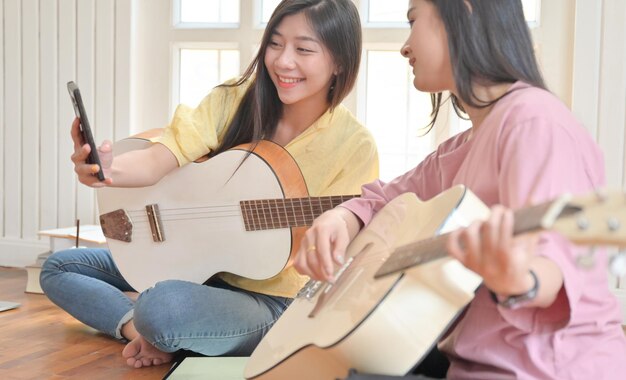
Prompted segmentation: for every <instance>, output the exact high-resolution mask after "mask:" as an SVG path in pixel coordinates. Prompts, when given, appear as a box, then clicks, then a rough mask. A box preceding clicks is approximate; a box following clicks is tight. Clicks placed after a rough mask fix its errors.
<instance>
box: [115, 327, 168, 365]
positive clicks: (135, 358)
mask: <svg viewBox="0 0 626 380" xmlns="http://www.w3.org/2000/svg"><path fill="white" fill-rule="evenodd" d="M122 356H123V357H125V358H126V364H128V365H129V366H131V367H134V368H141V367H149V366H152V365H160V364H164V363H169V362H170V361H172V357H173V355H172V354H170V353H168V352H163V351H160V350H159V349H158V348H156V347H154V346H153V345H151V344H150V343H148V341H146V340H145V339H144V338H143V337H142V336H141V335H138V336H137V337H136V338H135V339H133V340H131V341H130V342H129V343H128V344H127V345H126V347H124V350H123V351H122Z"/></svg>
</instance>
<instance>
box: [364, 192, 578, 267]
mask: <svg viewBox="0 0 626 380" xmlns="http://www.w3.org/2000/svg"><path fill="white" fill-rule="evenodd" d="M579 211H580V208H577V207H573V206H566V205H564V204H563V203H562V202H561V203H558V202H555V201H551V202H546V203H542V204H539V205H536V206H532V207H528V208H523V209H520V210H517V211H515V214H514V225H513V234H514V235H520V234H524V233H528V232H532V231H537V230H541V229H546V228H549V227H550V225H551V224H552V223H554V220H556V219H557V218H559V217H564V216H567V215H572V214H575V213H577V212H579ZM449 236H450V233H444V234H441V235H437V236H435V237H432V238H430V239H425V240H420V241H418V242H414V243H410V244H407V245H403V246H400V247H398V248H396V249H395V250H394V251H393V253H392V254H391V255H390V256H389V258H388V259H387V260H386V261H385V263H384V264H383V265H382V266H381V267H380V268H379V269H378V271H377V272H376V274H375V275H374V277H375V278H379V277H383V276H386V275H390V274H393V273H396V272H400V271H403V270H405V269H408V268H411V267H414V266H417V265H421V264H425V263H427V262H429V261H433V260H437V259H440V258H442V257H445V256H447V255H448V252H447V250H446V247H445V246H446V242H447V240H448V237H449Z"/></svg>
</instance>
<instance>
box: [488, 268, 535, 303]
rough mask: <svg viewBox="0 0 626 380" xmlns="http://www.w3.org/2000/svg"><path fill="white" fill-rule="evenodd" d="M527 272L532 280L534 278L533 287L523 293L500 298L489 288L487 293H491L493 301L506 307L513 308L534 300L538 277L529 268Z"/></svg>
mask: <svg viewBox="0 0 626 380" xmlns="http://www.w3.org/2000/svg"><path fill="white" fill-rule="evenodd" d="M529 272H530V275H531V276H532V277H533V280H535V283H534V285H533V287H532V288H531V289H530V290H529V291H527V292H526V293H523V294H516V295H512V296H509V297H506V298H504V299H502V298H501V297H499V296H498V295H497V294H495V293H494V292H492V291H491V290H490V291H489V293H490V294H491V298H492V299H493V300H494V301H495V303H497V304H498V305H500V306H502V307H506V308H507V309H515V308H518V307H520V306H522V305H524V304H525V303H527V302H529V301H532V300H534V299H535V297H537V293H538V291H539V279H538V278H537V275H536V274H535V272H534V271H533V270H529Z"/></svg>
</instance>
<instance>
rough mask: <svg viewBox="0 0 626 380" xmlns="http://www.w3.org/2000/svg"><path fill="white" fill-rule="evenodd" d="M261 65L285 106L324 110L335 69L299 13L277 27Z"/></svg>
mask: <svg viewBox="0 0 626 380" xmlns="http://www.w3.org/2000/svg"><path fill="white" fill-rule="evenodd" d="M264 62H265V66H266V67H267V71H268V73H269V76H270V78H271V79H272V82H274V85H275V86H276V90H277V92H278V97H279V98H280V100H281V101H282V102H283V104H285V106H293V105H297V104H306V105H307V106H318V107H319V106H325V107H326V106H328V101H327V99H328V91H329V89H330V86H331V83H332V80H333V77H334V75H335V74H336V71H337V70H336V65H335V63H334V60H333V57H332V56H331V54H330V53H329V52H328V50H327V49H326V47H325V46H324V45H323V44H322V43H321V42H320V41H319V39H318V38H317V36H316V34H315V33H314V32H313V30H312V29H311V26H310V25H309V23H308V21H307V19H306V17H305V16H304V14H303V13H298V14H294V15H290V16H286V17H285V18H284V19H283V20H282V21H281V22H280V24H278V26H277V27H276V28H275V30H274V31H273V33H272V36H271V37H270V42H269V44H268V46H267V50H266V51H265V58H264Z"/></svg>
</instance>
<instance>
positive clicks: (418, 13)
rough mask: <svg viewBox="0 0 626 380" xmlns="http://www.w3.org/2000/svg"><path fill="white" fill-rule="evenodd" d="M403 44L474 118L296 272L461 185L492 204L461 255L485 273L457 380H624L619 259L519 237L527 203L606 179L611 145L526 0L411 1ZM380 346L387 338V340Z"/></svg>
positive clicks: (333, 220)
mask: <svg viewBox="0 0 626 380" xmlns="http://www.w3.org/2000/svg"><path fill="white" fill-rule="evenodd" d="M407 17H408V20H409V24H410V25H411V32H410V35H409V37H408V40H407V42H406V44H405V45H404V46H403V47H402V50H401V53H402V55H403V56H405V57H406V58H407V59H408V60H409V64H410V65H411V66H412V67H413V74H414V75H415V79H414V85H415V87H416V88H417V89H418V90H420V91H425V92H430V93H431V94H432V96H433V100H434V101H433V105H434V107H433V113H432V115H433V117H432V122H431V124H430V126H431V127H432V126H434V123H435V120H436V118H437V115H438V112H439V110H440V106H441V104H442V92H444V91H449V92H450V100H451V101H452V104H453V106H454V107H455V109H456V110H457V111H459V112H462V113H465V114H467V115H468V116H469V119H470V120H471V122H472V128H470V129H469V130H467V131H465V132H462V133H460V134H458V135H456V136H453V137H452V138H450V139H448V140H447V141H445V142H444V143H442V144H441V145H440V146H439V147H438V148H437V150H436V151H435V152H433V153H432V154H430V155H429V156H428V157H427V158H426V159H425V160H424V161H423V162H421V163H420V164H419V165H418V166H417V167H416V168H414V169H413V170H411V171H409V172H407V173H406V174H404V175H402V176H400V177H398V178H396V179H395V180H393V181H391V182H389V183H383V182H381V181H376V182H373V183H370V184H368V185H365V186H364V187H363V192H362V196H361V198H359V199H353V200H351V201H348V202H346V203H344V204H342V205H341V206H340V207H337V208H335V209H334V210H331V211H328V212H326V213H325V214H323V215H322V216H320V217H319V218H318V219H317V220H316V221H315V223H314V224H313V226H312V227H311V228H310V229H309V230H308V231H307V233H306V236H305V238H304V239H303V241H302V245H301V247H300V250H299V252H298V256H297V259H296V263H295V266H296V269H297V270H298V271H299V272H300V273H303V274H306V275H309V276H311V277H312V278H314V279H320V280H332V278H333V271H334V267H335V265H338V264H341V263H342V262H343V255H344V253H345V250H346V247H347V245H348V243H349V242H350V241H351V240H352V239H353V238H354V237H355V235H356V234H357V233H358V232H359V231H360V230H361V228H363V226H365V225H367V224H368V223H369V221H370V220H371V218H372V217H373V216H374V214H376V213H377V212H378V211H379V210H380V209H381V208H382V207H383V206H385V205H386V204H387V203H388V202H389V201H390V200H392V199H393V198H394V197H396V196H398V195H400V194H402V193H405V192H409V191H410V192H414V193H415V194H416V195H417V196H418V197H419V198H420V199H422V200H428V199H430V198H432V197H434V196H435V195H437V194H439V193H441V192H442V191H445V190H446V189H449V188H450V187H452V186H454V185H458V184H463V185H465V186H467V187H468V188H469V189H470V190H471V191H472V192H474V193H475V194H476V195H477V196H478V197H479V198H480V199H481V200H482V201H483V202H484V203H485V204H487V205H488V206H490V207H491V211H492V212H491V216H490V218H489V220H487V221H485V222H475V223H473V224H471V225H470V226H469V227H468V228H466V229H462V230H458V231H456V232H454V233H453V234H452V235H451V236H450V239H449V241H448V244H447V248H448V251H449V254H450V255H451V256H453V257H455V258H456V259H458V260H459V261H460V262H461V263H463V265H465V266H466V267H467V268H469V269H471V270H472V271H474V272H476V273H477V274H479V275H480V276H481V277H482V278H483V285H482V286H481V287H480V288H479V289H478V290H477V293H476V296H475V298H474V300H473V301H472V302H471V303H470V305H469V306H468V308H467V309H466V311H465V313H464V315H463V316H462V317H461V318H460V320H459V321H458V323H457V324H456V325H455V326H454V327H453V328H452V329H451V331H448V333H447V334H446V336H445V338H444V339H443V340H442V341H440V342H439V344H438V348H439V350H440V351H441V352H442V353H443V354H445V356H446V357H447V359H448V360H449V369H448V370H447V373H443V374H440V376H444V375H445V376H446V377H447V378H450V379H592V378H593V379H596V380H597V379H616V378H622V376H626V338H625V337H624V333H623V331H622V327H621V320H622V319H621V315H620V310H619V305H618V303H617V300H616V299H615V297H614V296H613V295H612V294H611V292H610V290H609V287H608V283H607V281H608V280H607V273H606V267H607V266H606V257H604V256H601V257H600V258H598V259H597V260H596V265H595V267H594V268H591V269H584V268H580V267H579V266H578V265H577V262H576V258H577V257H578V255H580V253H581V251H582V250H583V249H584V248H581V247H576V246H574V245H573V244H572V243H570V242H569V241H567V240H566V239H565V238H564V237H562V236H561V235H559V234H557V233H550V232H545V233H541V234H539V235H538V236H533V237H529V236H519V237H515V238H513V232H512V231H513V213H512V211H511V210H513V209H518V208H521V207H523V206H526V205H529V204H535V203H540V202H542V201H547V200H550V199H553V198H555V197H557V196H558V195H560V194H562V193H565V192H569V193H574V194H581V193H586V192H590V191H592V190H593V189H597V188H600V187H602V186H604V184H605V178H604V163H603V157H602V152H601V151H600V149H599V148H598V146H597V145H596V144H595V143H594V141H593V140H592V138H591V137H590V136H589V134H588V133H587V131H586V130H585V129H584V128H583V127H582V126H581V125H580V124H579V123H578V122H577V121H576V120H575V119H574V117H573V116H572V114H571V113H570V111H569V110H568V109H567V108H566V107H565V106H564V105H563V104H562V103H561V102H560V101H559V100H558V99H557V98H556V97H555V96H554V95H553V94H551V93H550V92H548V91H547V89H546V87H545V85H544V82H543V79H542V77H541V74H540V72H539V69H538V65H537V62H536V59H535V56H534V52H533V46H532V42H531V38H530V33H529V31H528V28H527V26H526V23H525V20H524V15H523V11H522V4H521V1H520V0H499V1H493V0H465V1H461V0H438V1H434V0H410V1H409V10H408V13H407ZM373 344H374V343H373Z"/></svg>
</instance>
